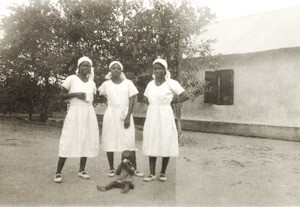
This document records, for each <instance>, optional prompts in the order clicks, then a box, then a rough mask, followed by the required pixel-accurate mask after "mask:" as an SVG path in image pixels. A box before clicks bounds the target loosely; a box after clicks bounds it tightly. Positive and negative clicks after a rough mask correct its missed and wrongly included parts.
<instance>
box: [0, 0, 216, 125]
mask: <svg viewBox="0 0 300 207" xmlns="http://www.w3.org/2000/svg"><path fill="white" fill-rule="evenodd" d="M146 5H147V6H146ZM213 18H214V16H213V15H212V14H211V13H210V11H209V9H208V8H203V7H197V6H195V5H193V4H192V3H191V2H190V1H188V0H185V1H182V2H180V1H174V2H171V1H168V2H167V3H165V2H161V1H158V0H149V1H146V0H145V1H135V0H59V1H57V2H56V3H55V4H54V3H53V2H51V1H50V0H29V1H28V4H25V5H23V6H14V7H12V8H11V15H10V16H8V17H5V18H3V19H2V24H1V28H2V30H3V31H4V37H3V38H2V39H1V42H0V56H1V61H0V64H1V66H0V70H1V78H0V82H1V84H0V87H1V89H2V90H7V91H9V90H10V91H15V92H14V93H13V94H14V95H13V96H11V97H14V98H13V99H14V100H22V101H19V102H21V103H26V104H25V108H26V110H27V111H28V112H29V113H33V112H34V111H36V110H39V111H40V115H41V119H42V120H44V121H45V120H46V119H47V114H48V113H49V110H52V109H53V106H58V105H60V104H61V103H56V102H57V99H55V98H54V97H55V95H57V93H58V91H59V88H60V83H61V80H62V79H64V78H65V77H66V76H67V75H70V74H73V73H74V71H75V68H76V62H77V59H78V58H79V57H80V56H83V55H86V56H89V57H90V58H91V59H92V60H93V63H94V67H95V75H96V76H95V82H96V84H97V85H100V84H101V82H102V81H103V80H104V76H105V74H106V73H107V72H108V64H109V63H110V62H111V61H112V60H119V61H121V62H122V63H123V65H124V69H125V73H126V75H127V77H128V78H130V79H133V81H135V83H137V87H138V88H139V89H140V90H143V88H144V87H145V82H146V81H147V78H146V77H151V74H152V72H151V68H152V66H151V65H152V62H153V60H154V59H155V58H157V57H158V56H161V57H164V58H165V59H166V60H167V61H168V64H169V67H170V69H171V73H172V75H173V77H174V78H175V79H177V80H179V81H181V82H182V83H183V84H185V86H186V87H189V86H192V85H193V81H192V78H191V77H194V75H193V73H195V72H197V70H199V68H195V67H187V65H186V64H185V65H183V64H181V63H182V60H183V57H184V56H186V57H192V56H193V54H198V55H200V56H202V57H206V56H209V54H210V53H209V45H210V44H209V42H203V43H202V44H201V45H199V46H195V45H193V44H192V39H191V37H192V36H193V35H199V34H201V33H203V32H204V29H203V28H204V26H205V25H207V24H208V23H209V22H210V21H211V20H212V19H213ZM138 77H140V78H138ZM141 80H142V81H141ZM187 80H188V81H187ZM141 94H142V93H141ZM55 110H57V108H56V109H55Z"/></svg>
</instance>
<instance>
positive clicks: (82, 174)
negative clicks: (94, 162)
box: [78, 171, 90, 179]
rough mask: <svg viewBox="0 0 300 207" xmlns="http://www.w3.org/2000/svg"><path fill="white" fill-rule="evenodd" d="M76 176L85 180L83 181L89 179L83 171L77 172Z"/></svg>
mask: <svg viewBox="0 0 300 207" xmlns="http://www.w3.org/2000/svg"><path fill="white" fill-rule="evenodd" d="M78 176H79V177H81V178H85V179H89V178H90V176H89V175H88V174H86V172H85V171H81V172H79V173H78Z"/></svg>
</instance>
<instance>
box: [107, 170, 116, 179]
mask: <svg viewBox="0 0 300 207" xmlns="http://www.w3.org/2000/svg"><path fill="white" fill-rule="evenodd" d="M115 174H116V171H115V170H110V171H108V173H107V176H108V177H114V176H115Z"/></svg>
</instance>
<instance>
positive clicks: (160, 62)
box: [152, 58, 171, 81]
mask: <svg viewBox="0 0 300 207" xmlns="http://www.w3.org/2000/svg"><path fill="white" fill-rule="evenodd" d="M155 63H159V64H161V65H163V66H164V68H165V70H166V75H165V79H166V81H168V80H170V79H171V73H170V71H169V70H168V63H167V61H166V60H164V59H161V58H157V59H156V60H154V62H153V63H152V65H154V64H155ZM152 77H153V78H155V75H154V74H153V75H152Z"/></svg>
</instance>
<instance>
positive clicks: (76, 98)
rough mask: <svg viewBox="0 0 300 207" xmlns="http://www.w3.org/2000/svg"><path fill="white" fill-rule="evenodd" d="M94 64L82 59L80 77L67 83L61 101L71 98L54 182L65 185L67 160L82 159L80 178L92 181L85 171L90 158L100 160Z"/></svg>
mask: <svg viewBox="0 0 300 207" xmlns="http://www.w3.org/2000/svg"><path fill="white" fill-rule="evenodd" d="M93 77H94V71H93V68H92V61H91V60H90V59H89V58H88V57H82V58H80V59H79V60H78V63H77V71H76V75H71V76H69V77H67V78H66V80H65V81H64V82H63V84H62V86H63V91H62V94H61V98H63V99H70V107H69V109H68V113H67V116H66V118H65V121H64V125H63V129H62V133H61V137H60V141H59V159H58V164H57V171H56V174H55V176H54V182H56V183H61V182H62V176H61V171H62V169H63V167H64V164H65V161H66V159H67V157H80V166H79V172H78V176H79V177H81V178H85V179H88V178H90V176H89V175H88V174H87V173H86V172H85V165H86V161H87V157H96V156H97V155H98V151H99V129H98V121H97V117H96V113H95V110H94V107H93V99H94V94H96V91H97V88H96V84H95V82H94V81H93Z"/></svg>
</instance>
